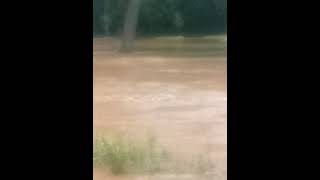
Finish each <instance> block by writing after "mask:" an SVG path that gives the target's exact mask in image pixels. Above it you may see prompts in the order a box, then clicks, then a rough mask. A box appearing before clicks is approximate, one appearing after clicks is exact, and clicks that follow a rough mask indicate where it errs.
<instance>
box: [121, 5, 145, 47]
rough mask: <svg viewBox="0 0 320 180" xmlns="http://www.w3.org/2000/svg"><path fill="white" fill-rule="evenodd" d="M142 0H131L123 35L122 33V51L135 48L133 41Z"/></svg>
mask: <svg viewBox="0 0 320 180" xmlns="http://www.w3.org/2000/svg"><path fill="white" fill-rule="evenodd" d="M140 3H141V0H130V1H129V4H128V9H127V12H126V16H125V21H124V26H123V35H122V45H121V50H122V51H131V50H132V48H133V41H134V38H135V35H136V29H137V23H138V16H139V9H140Z"/></svg>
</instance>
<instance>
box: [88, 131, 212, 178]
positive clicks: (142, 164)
mask: <svg viewBox="0 0 320 180" xmlns="http://www.w3.org/2000/svg"><path fill="white" fill-rule="evenodd" d="M93 163H94V166H95V167H99V168H107V169H108V170H110V171H111V173H113V174H114V175H122V174H155V173H161V172H166V173H198V174H202V173H205V172H207V171H208V170H210V168H212V165H211V162H210V161H209V160H208V159H206V158H204V157H202V156H201V155H196V156H194V157H191V160H189V161H188V160H185V161H183V160H181V159H180V160H178V159H177V158H174V157H172V154H170V153H169V152H167V151H166V150H164V149H163V148H161V147H160V146H159V145H158V144H157V143H156V139H155V138H154V137H152V136H151V137H149V138H147V139H145V140H141V141H137V140H135V141H134V140H132V139H130V138H123V137H121V136H114V137H99V138H97V139H96V141H95V142H94V153H93Z"/></svg>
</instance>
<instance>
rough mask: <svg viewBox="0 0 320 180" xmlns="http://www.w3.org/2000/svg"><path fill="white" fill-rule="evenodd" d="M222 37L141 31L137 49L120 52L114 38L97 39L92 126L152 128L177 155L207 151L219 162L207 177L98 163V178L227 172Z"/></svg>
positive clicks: (120, 130)
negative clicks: (121, 170)
mask: <svg viewBox="0 0 320 180" xmlns="http://www.w3.org/2000/svg"><path fill="white" fill-rule="evenodd" d="M219 39H221V37H218V38H214V37H207V38H202V39H201V38H193V39H185V38H184V39H179V40H178V42H177V40H172V39H170V38H162V39H161V38H155V39H142V40H140V41H138V43H137V46H136V52H134V53H133V54H118V53H117V52H116V51H115V50H114V49H116V48H117V45H118V44H117V43H118V42H117V41H116V40H114V39H108V38H104V39H96V40H94V42H93V45H94V67H93V68H94V95H93V96H94V120H93V121H94V122H93V124H94V132H95V133H96V134H105V135H110V134H126V135H128V136H130V137H136V138H139V137H144V136H146V134H150V133H152V134H153V135H155V136H156V138H157V140H158V143H159V144H161V145H162V146H164V147H165V148H166V149H167V150H168V151H170V152H171V153H172V154H174V156H176V157H178V158H181V159H184V158H185V159H188V158H189V157H190V156H192V155H194V154H201V155H203V156H204V157H205V158H207V159H210V161H212V162H213V163H214V171H213V172H206V173H205V174H204V175H203V176H201V177H199V176H196V175H192V174H185V173H184V174H155V175H146V176H144V175H141V176H119V177H115V176H111V175H108V173H106V172H105V171H102V170H99V169H95V171H94V179H96V180H102V179H110V180H116V179H119V180H120V179H121V180H122V179H123V180H129V179H130V180H134V179H153V180H157V179H159V180H160V179H163V180H169V179H172V180H178V179H194V180H196V179H201V178H205V179H206V178H209V179H212V178H214V179H217V180H226V158H227V129H226V128H227V127H226V126H227V117H226V111H227V108H226V106H227V104H226V100H227V93H226V89H227V87H226V79H227V75H226V72H227V69H226V55H225V52H226V44H225V41H220V40H219ZM222 39H225V37H222ZM177 43H178V44H177ZM162 47H165V48H162ZM174 47H178V48H176V49H170V48H174ZM159 49H161V50H159ZM200 49H201V50H200ZM146 51H147V52H146ZM201 53H203V54H204V55H202V56H201V55H197V54H201ZM146 54H147V55H146ZM186 54H187V56H185V55H186Z"/></svg>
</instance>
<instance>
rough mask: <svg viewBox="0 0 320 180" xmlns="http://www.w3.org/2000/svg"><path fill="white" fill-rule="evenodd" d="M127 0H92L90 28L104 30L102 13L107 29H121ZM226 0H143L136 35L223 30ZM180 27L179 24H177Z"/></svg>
mask: <svg viewBox="0 0 320 180" xmlns="http://www.w3.org/2000/svg"><path fill="white" fill-rule="evenodd" d="M128 1H129V0H94V1H93V3H94V6H93V7H94V9H93V13H94V15H93V30H94V32H96V33H101V32H103V27H104V23H105V22H104V21H103V18H102V17H103V16H104V15H108V17H110V19H111V22H110V25H109V27H110V29H109V30H110V32H111V33H112V34H119V33H121V31H122V26H123V22H124V16H125V13H126V10H127V5H128ZM226 1H227V0H142V3H141V9H140V13H139V24H138V33H139V34H145V35H148V34H177V33H186V34H188V33H206V32H217V31H225V30H226V13H227V11H226ZM180 26H181V27H180Z"/></svg>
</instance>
